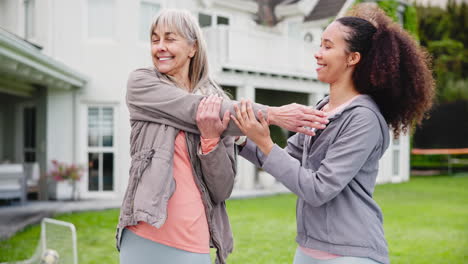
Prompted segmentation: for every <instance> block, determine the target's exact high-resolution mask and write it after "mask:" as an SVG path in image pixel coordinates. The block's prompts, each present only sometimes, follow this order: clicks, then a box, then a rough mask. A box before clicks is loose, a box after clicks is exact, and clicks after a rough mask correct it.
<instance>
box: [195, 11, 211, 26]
mask: <svg viewBox="0 0 468 264" xmlns="http://www.w3.org/2000/svg"><path fill="white" fill-rule="evenodd" d="M198 24H200V27H209V26H211V16H210V15H206V14H202V13H200V14H198Z"/></svg>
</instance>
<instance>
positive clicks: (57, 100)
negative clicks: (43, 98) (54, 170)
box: [46, 88, 75, 168]
mask: <svg viewBox="0 0 468 264" xmlns="http://www.w3.org/2000/svg"><path fill="white" fill-rule="evenodd" d="M47 92H48V94H47V117H46V119H47V121H46V122H47V131H46V133H47V143H46V146H47V147H46V150H47V161H48V162H50V161H51V160H54V159H56V160H59V161H61V162H67V163H69V162H74V142H75V131H74V128H75V120H74V110H73V107H74V104H73V93H72V92H71V91H63V90H54V89H51V88H49V89H48V91H47ZM49 166H50V164H48V168H50V167H49Z"/></svg>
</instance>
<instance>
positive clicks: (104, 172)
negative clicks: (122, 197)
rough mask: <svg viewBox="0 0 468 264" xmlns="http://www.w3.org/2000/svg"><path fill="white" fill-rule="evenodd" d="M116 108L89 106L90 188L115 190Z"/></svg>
mask: <svg viewBox="0 0 468 264" xmlns="http://www.w3.org/2000/svg"><path fill="white" fill-rule="evenodd" d="M114 152H115V150H114V108H113V107H108V106H102V107H101V106H90V107H88V190H89V191H112V190H114V158H115V155H114Z"/></svg>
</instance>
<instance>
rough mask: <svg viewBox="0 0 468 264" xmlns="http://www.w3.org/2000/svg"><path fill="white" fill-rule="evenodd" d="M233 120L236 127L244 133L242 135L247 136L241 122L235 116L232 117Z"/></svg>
mask: <svg viewBox="0 0 468 264" xmlns="http://www.w3.org/2000/svg"><path fill="white" fill-rule="evenodd" d="M231 118H232V120H233V121H234V124H236V126H237V127H238V128H239V129H240V131H242V133H244V134H245V132H244V127H243V126H242V124H241V123H240V122H239V120H237V118H236V117H235V116H234V115H231Z"/></svg>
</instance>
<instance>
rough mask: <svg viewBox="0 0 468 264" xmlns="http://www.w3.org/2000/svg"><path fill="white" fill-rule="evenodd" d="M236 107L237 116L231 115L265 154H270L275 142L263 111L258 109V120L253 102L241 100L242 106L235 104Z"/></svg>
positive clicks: (243, 131)
mask: <svg viewBox="0 0 468 264" xmlns="http://www.w3.org/2000/svg"><path fill="white" fill-rule="evenodd" d="M234 109H235V111H236V115H237V117H236V116H233V115H231V118H232V119H233V120H234V122H235V123H236V125H237V126H238V127H239V129H240V130H241V131H242V133H244V135H246V136H247V137H248V138H249V139H250V140H252V141H253V142H254V143H255V144H256V145H257V146H258V147H259V148H260V150H261V151H262V152H263V153H264V154H265V155H268V154H269V153H270V151H271V149H272V148H273V145H274V144H273V141H272V140H271V138H270V128H269V127H268V123H267V121H266V120H265V118H264V116H263V114H262V111H260V110H259V111H258V119H259V120H257V119H256V118H255V114H254V112H253V109H252V103H251V102H250V101H245V100H241V102H240V106H239V105H238V104H236V105H234Z"/></svg>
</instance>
